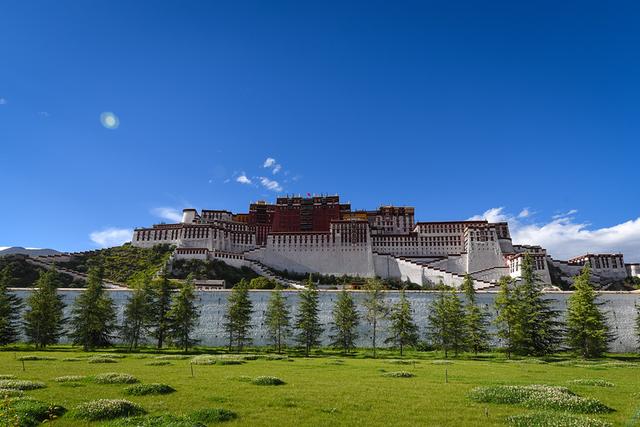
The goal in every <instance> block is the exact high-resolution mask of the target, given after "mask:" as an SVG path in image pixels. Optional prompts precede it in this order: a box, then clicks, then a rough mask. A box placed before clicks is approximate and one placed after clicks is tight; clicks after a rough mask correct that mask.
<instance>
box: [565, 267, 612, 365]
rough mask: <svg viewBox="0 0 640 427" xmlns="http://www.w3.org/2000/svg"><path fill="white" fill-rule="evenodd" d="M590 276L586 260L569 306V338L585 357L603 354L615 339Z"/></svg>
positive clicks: (574, 347)
mask: <svg viewBox="0 0 640 427" xmlns="http://www.w3.org/2000/svg"><path fill="white" fill-rule="evenodd" d="M590 278H591V273H590V269H589V265H588V264H587V265H585V266H584V268H583V269H582V272H581V273H580V275H579V276H578V277H576V279H575V281H574V283H573V287H574V292H573V294H572V295H571V296H570V297H569V302H568V307H567V342H568V344H569V347H570V348H571V349H572V350H573V351H575V352H576V353H578V354H580V355H581V356H582V357H584V358H592V357H600V356H602V355H603V354H604V353H605V352H606V351H607V346H608V343H609V341H611V339H612V336H611V333H610V331H609V327H608V326H607V322H606V320H605V316H604V313H602V311H600V309H599V307H598V306H599V305H601V304H599V303H598V302H597V301H596V299H597V294H596V292H595V290H594V289H593V286H592V285H591V283H590Z"/></svg>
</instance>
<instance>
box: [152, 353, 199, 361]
mask: <svg viewBox="0 0 640 427" xmlns="http://www.w3.org/2000/svg"><path fill="white" fill-rule="evenodd" d="M190 357H191V356H187V355H185V354H165V355H163V356H156V357H154V359H158V360H184V359H189V358H190Z"/></svg>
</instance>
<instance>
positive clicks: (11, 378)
mask: <svg viewBox="0 0 640 427" xmlns="http://www.w3.org/2000/svg"><path fill="white" fill-rule="evenodd" d="M15 379H16V376H15V375H0V380H15Z"/></svg>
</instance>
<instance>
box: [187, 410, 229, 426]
mask: <svg viewBox="0 0 640 427" xmlns="http://www.w3.org/2000/svg"><path fill="white" fill-rule="evenodd" d="M237 417H238V416H237V415H236V413H235V412H232V411H229V410H227V409H222V408H210V409H199V410H197V411H193V412H191V413H190V414H189V415H188V418H189V419H190V420H192V421H195V422H199V423H202V424H213V423H221V422H224V421H230V420H233V419H235V418H237Z"/></svg>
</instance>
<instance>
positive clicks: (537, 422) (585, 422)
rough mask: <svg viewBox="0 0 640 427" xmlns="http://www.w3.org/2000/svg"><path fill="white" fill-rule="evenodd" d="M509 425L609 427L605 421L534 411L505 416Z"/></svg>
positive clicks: (520, 426) (523, 426)
mask: <svg viewBox="0 0 640 427" xmlns="http://www.w3.org/2000/svg"><path fill="white" fill-rule="evenodd" d="M507 422H508V423H509V425H511V426H514V427H531V426H536V427H610V426H611V424H610V423H608V422H606V421H600V420H597V419H595V418H587V417H581V416H577V415H570V414H566V413H557V412H553V413H549V412H534V413H531V414H523V415H513V416H511V417H507Z"/></svg>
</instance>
